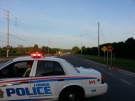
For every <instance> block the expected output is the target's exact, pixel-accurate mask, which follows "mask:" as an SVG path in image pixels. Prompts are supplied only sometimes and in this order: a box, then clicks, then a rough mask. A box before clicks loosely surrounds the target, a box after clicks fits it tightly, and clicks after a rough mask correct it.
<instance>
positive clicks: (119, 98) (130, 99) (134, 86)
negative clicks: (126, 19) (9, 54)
mask: <svg viewBox="0 0 135 101" xmlns="http://www.w3.org/2000/svg"><path fill="white" fill-rule="evenodd" d="M60 58H63V59H65V60H67V61H69V62H70V63H71V64H73V65H74V66H75V67H79V66H83V67H84V68H93V69H96V70H98V71H99V72H101V73H102V75H103V76H104V77H105V82H106V83H107V84H108V91H107V93H105V94H104V95H100V96H95V97H91V98H87V99H85V101H135V77H132V76H129V75H126V74H123V73H120V72H117V71H115V70H111V69H107V68H106V67H105V66H103V65H101V64H97V63H95V62H92V61H89V60H85V59H82V58H78V57H75V56H73V55H64V56H60ZM6 61H7V60H0V64H1V63H4V62H6Z"/></svg>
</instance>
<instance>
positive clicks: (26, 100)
mask: <svg viewBox="0 0 135 101" xmlns="http://www.w3.org/2000/svg"><path fill="white" fill-rule="evenodd" d="M27 62H31V69H30V73H29V75H27V76H25V77H23V74H24V72H25V71H26V69H27V68H26V63H27ZM107 89H108V85H107V84H106V83H104V78H103V77H102V75H101V73H100V72H98V71H96V70H94V69H85V68H82V67H80V68H75V67H74V66H73V65H71V64H70V63H69V62H67V61H66V60H64V59H60V58H56V57H44V56H42V54H40V53H34V54H32V55H31V56H28V57H19V58H15V59H13V60H10V61H8V62H7V63H5V64H4V65H2V66H1V68H0V101H52V100H53V101H55V100H57V101H83V99H84V98H86V97H91V96H97V95H102V94H104V93H106V92H107Z"/></svg>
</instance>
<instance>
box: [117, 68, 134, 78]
mask: <svg viewBox="0 0 135 101" xmlns="http://www.w3.org/2000/svg"><path fill="white" fill-rule="evenodd" d="M118 72H121V73H124V74H127V75H129V76H132V77H135V73H133V72H129V71H126V70H123V69H118Z"/></svg>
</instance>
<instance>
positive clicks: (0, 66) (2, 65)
mask: <svg viewBox="0 0 135 101" xmlns="http://www.w3.org/2000/svg"><path fill="white" fill-rule="evenodd" d="M11 62H13V60H9V61H8V62H6V63H3V64H1V65H0V68H2V67H4V66H6V65H7V64H9V63H11Z"/></svg>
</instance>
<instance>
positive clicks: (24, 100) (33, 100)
mask: <svg viewBox="0 0 135 101" xmlns="http://www.w3.org/2000/svg"><path fill="white" fill-rule="evenodd" d="M51 99H52V98H37V99H16V100H3V101H35V100H36V101H37V100H40V101H41V100H44V101H45V100H46V101H48V100H51Z"/></svg>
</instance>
